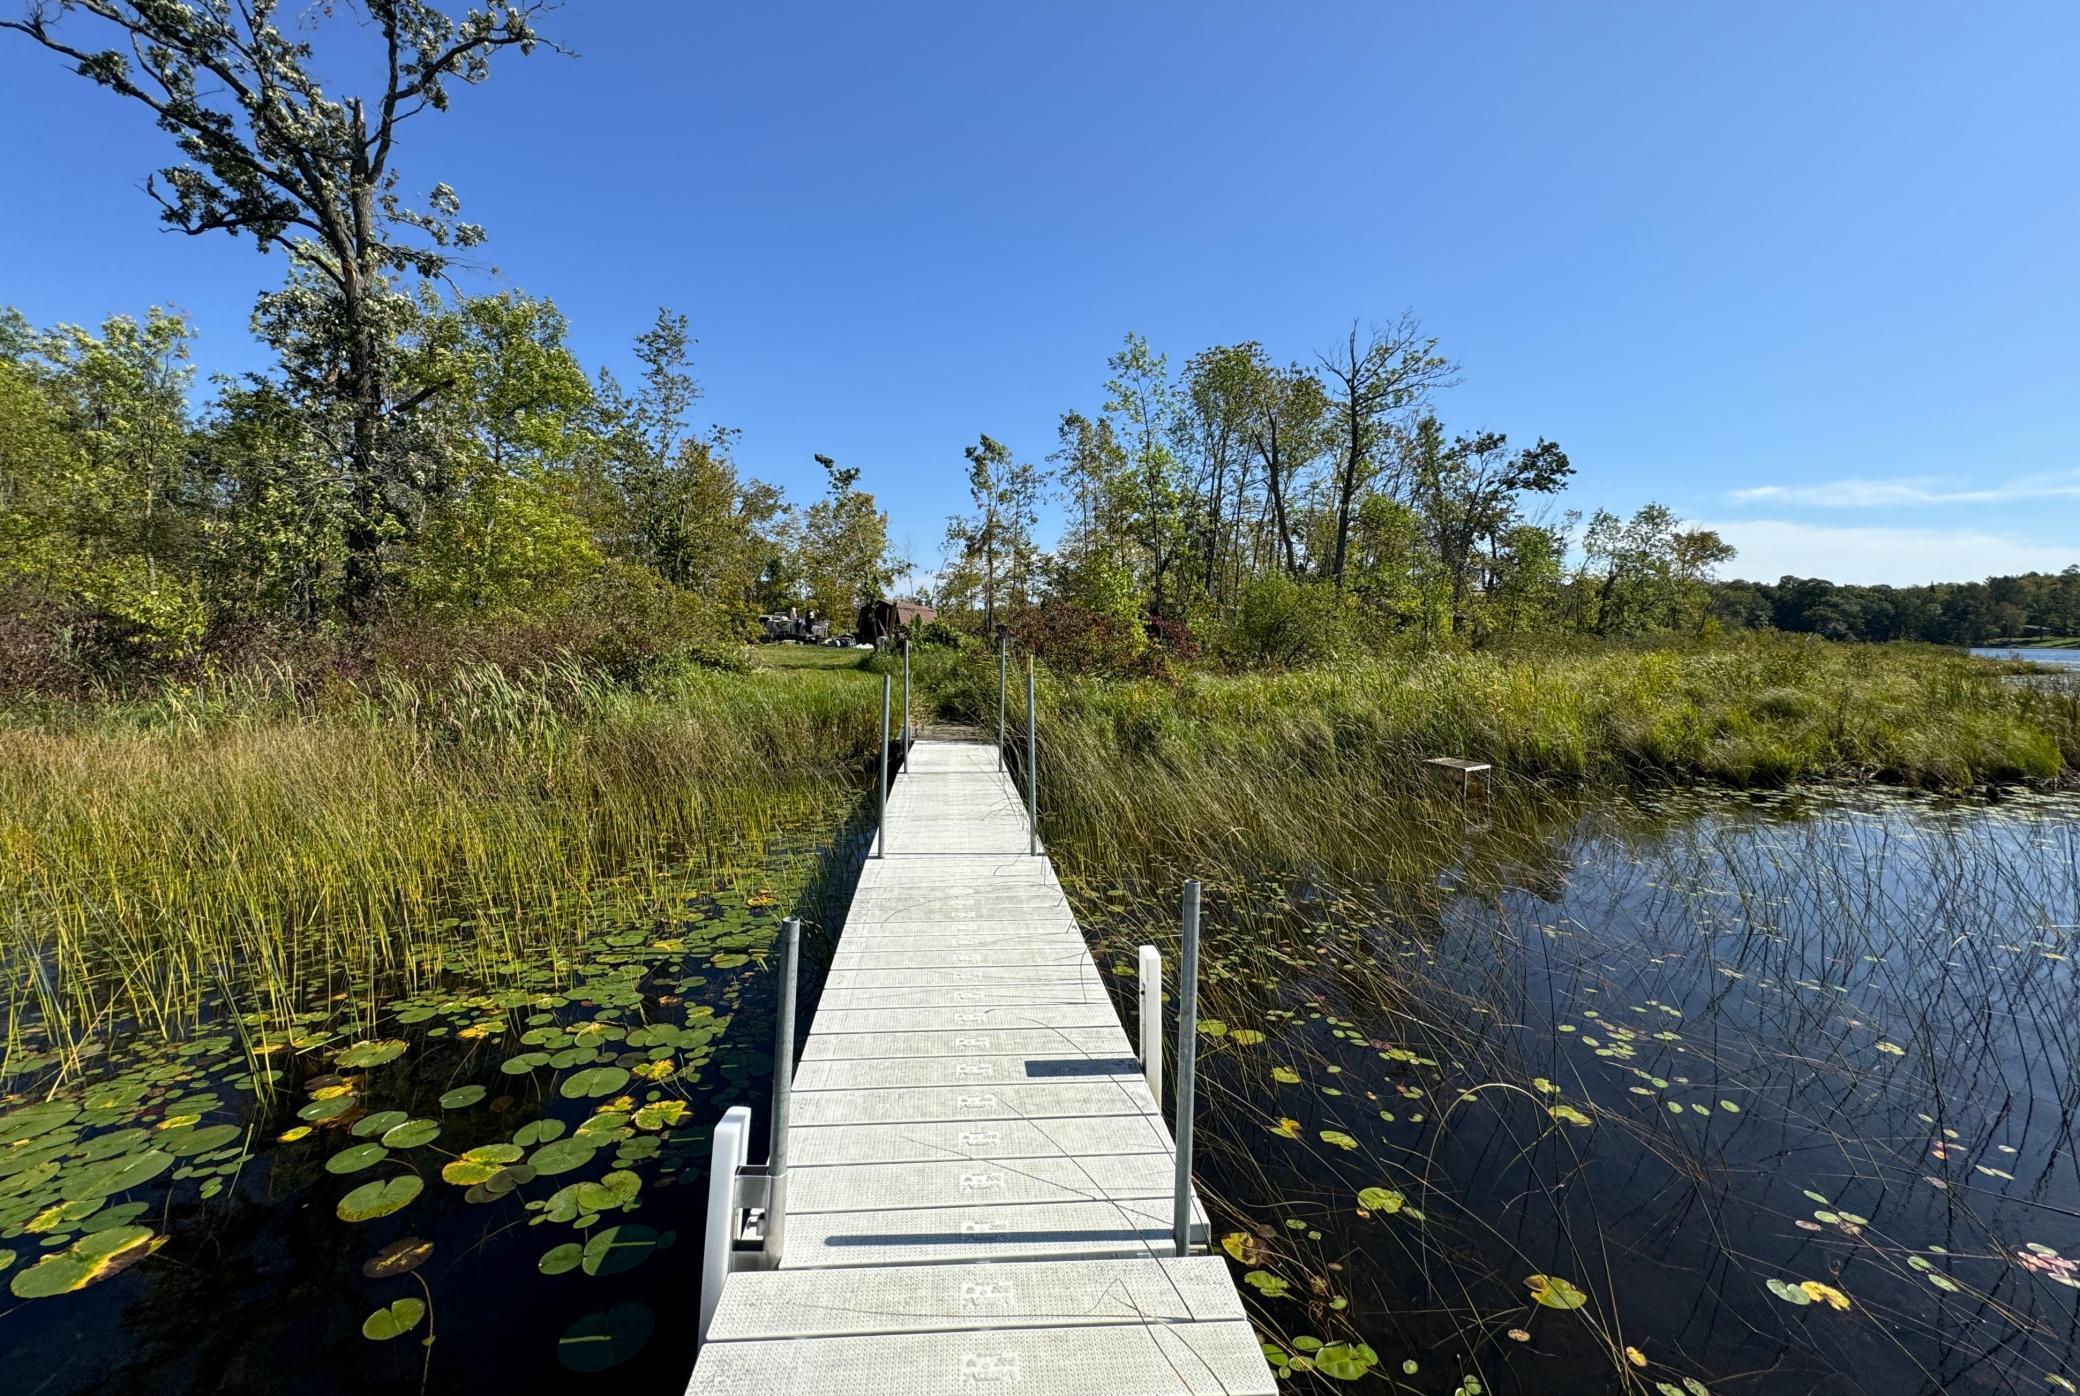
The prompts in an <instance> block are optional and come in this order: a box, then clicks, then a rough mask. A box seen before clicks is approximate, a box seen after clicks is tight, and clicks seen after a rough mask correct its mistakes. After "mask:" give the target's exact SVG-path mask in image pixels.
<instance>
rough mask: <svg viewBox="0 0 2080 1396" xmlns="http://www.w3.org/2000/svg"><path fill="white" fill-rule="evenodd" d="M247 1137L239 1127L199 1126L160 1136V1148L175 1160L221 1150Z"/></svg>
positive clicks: (176, 1130)
mask: <svg viewBox="0 0 2080 1396" xmlns="http://www.w3.org/2000/svg"><path fill="white" fill-rule="evenodd" d="M244 1136H245V1131H244V1130H242V1129H240V1128H239V1127H238V1126H237V1125H199V1126H197V1127H196V1128H194V1129H170V1130H167V1131H166V1132H165V1133H164V1134H162V1135H160V1136H159V1147H160V1148H162V1149H164V1150H165V1151H166V1152H167V1153H169V1154H172V1155H173V1156H174V1157H175V1158H190V1157H193V1156H194V1155H196V1154H206V1153H208V1152H209V1151H210V1150H212V1149H221V1148H223V1147H224V1146H225V1145H226V1144H229V1143H230V1142H231V1141H232V1140H234V1139H240V1138H243V1137H244Z"/></svg>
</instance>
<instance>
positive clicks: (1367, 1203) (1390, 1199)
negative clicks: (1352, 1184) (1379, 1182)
mask: <svg viewBox="0 0 2080 1396" xmlns="http://www.w3.org/2000/svg"><path fill="white" fill-rule="evenodd" d="M1358 1205H1359V1206H1360V1207H1363V1208H1364V1209H1365V1210H1366V1211H1368V1212H1385V1213H1387V1214H1389V1215H1391V1214H1393V1213H1395V1212H1398V1211H1400V1210H1401V1209H1402V1208H1403V1207H1406V1206H1407V1205H1408V1197H1407V1196H1406V1195H1405V1194H1403V1193H1401V1192H1398V1191H1396V1190H1395V1189H1393V1188H1360V1189H1359V1190H1358Z"/></svg>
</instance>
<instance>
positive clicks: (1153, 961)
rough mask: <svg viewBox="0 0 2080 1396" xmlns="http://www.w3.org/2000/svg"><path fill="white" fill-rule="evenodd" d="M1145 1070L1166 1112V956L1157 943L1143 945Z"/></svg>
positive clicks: (1150, 1090)
mask: <svg viewBox="0 0 2080 1396" xmlns="http://www.w3.org/2000/svg"><path fill="white" fill-rule="evenodd" d="M1140 958H1141V1021H1140V1023H1139V1024H1138V1025H1137V1026H1138V1027H1139V1029H1140V1031H1141V1074H1142V1076H1143V1077H1145V1078H1146V1079H1147V1081H1148V1093H1149V1094H1150V1095H1151V1096H1153V1097H1155V1102H1156V1113H1157V1114H1158V1115H1160V1114H1162V1113H1163V957H1162V956H1161V955H1159V954H1157V953H1156V948H1155V947H1154V946H1153V945H1144V946H1142V947H1141V956H1140Z"/></svg>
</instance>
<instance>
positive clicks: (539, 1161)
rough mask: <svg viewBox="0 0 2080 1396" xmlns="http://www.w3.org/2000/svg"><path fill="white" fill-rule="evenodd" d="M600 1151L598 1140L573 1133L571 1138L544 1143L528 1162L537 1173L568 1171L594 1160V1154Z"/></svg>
mask: <svg viewBox="0 0 2080 1396" xmlns="http://www.w3.org/2000/svg"><path fill="white" fill-rule="evenodd" d="M598 1152H599V1146H598V1143H597V1141H595V1140H592V1139H588V1138H586V1137H585V1136H584V1135H573V1136H572V1137H571V1138H569V1139H557V1140H552V1141H551V1142H550V1143H547V1144H544V1145H542V1147H541V1148H539V1149H536V1150H535V1151H534V1153H533V1154H531V1155H530V1156H529V1157H528V1160H527V1162H528V1164H529V1165H530V1166H531V1167H532V1168H533V1169H534V1171H535V1172H537V1173H541V1174H554V1173H568V1172H570V1171H571V1170H572V1169H574V1168H583V1167H584V1166H585V1165H586V1164H588V1163H590V1162H592V1157H593V1155H594V1154H596V1153H598Z"/></svg>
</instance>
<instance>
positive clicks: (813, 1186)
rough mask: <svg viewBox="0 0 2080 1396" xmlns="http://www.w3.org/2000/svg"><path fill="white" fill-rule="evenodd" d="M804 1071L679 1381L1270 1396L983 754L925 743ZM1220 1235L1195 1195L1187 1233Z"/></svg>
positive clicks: (1067, 929) (857, 1389)
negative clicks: (766, 1233)
mask: <svg viewBox="0 0 2080 1396" xmlns="http://www.w3.org/2000/svg"><path fill="white" fill-rule="evenodd" d="M886 833H887V841H886V847H887V856H886V857H877V858H872V859H869V860H868V863H867V866H866V868H865V870H864V871H863V872H862V873H861V876H860V880H859V886H858V889H857V890H856V891H855V893H854V895H853V901H852V907H851V911H850V913H849V914H848V916H847V919H846V924H845V928H844V932H843V934H842V936H841V938H840V940H839V943H838V949H837V953H836V955H835V957H834V958H833V961H832V965H831V970H830V973H829V975H828V976H827V978H826V981H825V984H824V987H823V991H822V994H821V998H820V1001H819V1003H818V1004H817V1006H816V1012H815V1017H814V1019H813V1022H812V1025H811V1030H810V1033H809V1037H808V1042H807V1044H806V1046H805V1047H804V1048H803V1050H802V1053H801V1057H800V1061H799V1063H798V1066H797V1070H796V1073H795V1078H794V1093H793V1105H792V1121H793V1124H792V1128H791V1131H790V1133H789V1136H788V1137H789V1141H790V1142H789V1160H790V1168H789V1182H788V1189H789V1191H788V1204H787V1225H786V1231H785V1237H786V1240H785V1246H784V1250H783V1252H782V1254H781V1256H780V1257H779V1266H778V1268H777V1269H771V1270H765V1271H740V1272H737V1273H735V1274H732V1275H731V1276H729V1278H728V1279H727V1281H726V1282H725V1284H724V1285H723V1290H722V1297H721V1303H720V1307H719V1308H718V1310H717V1312H716V1315H715V1319H714V1324H713V1327H712V1329H711V1330H710V1333H709V1337H708V1341H707V1342H706V1343H705V1344H703V1346H702V1348H701V1350H700V1354H699V1360H698V1362H697V1364H696V1366H695V1369H694V1374H693V1381H692V1385H691V1386H690V1387H689V1388H688V1392H689V1396H720V1393H733V1392H760V1393H773V1396H830V1393H831V1392H832V1391H833V1390H837V1391H841V1392H843V1393H844V1394H845V1396H874V1394H875V1393H883V1392H886V1393H901V1396H941V1393H944V1396H955V1393H960V1396H969V1393H973V1392H975V1391H977V1390H995V1389H1006V1390H1009V1389H1017V1390H1020V1391H1024V1392H1027V1393H1030V1396H1056V1393H1060V1394H1061V1396H1198V1393H1209V1396H1211V1393H1219V1394H1220V1396H1269V1393H1272V1392H1274V1391H1275V1390H1276V1389H1277V1388H1276V1383H1275V1381H1274V1380H1273V1378H1272V1375H1271V1371H1270V1368H1269V1367H1268V1366H1267V1365H1266V1363H1265V1361H1264V1357H1263V1352H1262V1350H1261V1348H1260V1347H1259V1346H1258V1344H1257V1340H1256V1336H1255V1334H1254V1333H1253V1332H1252V1331H1251V1328H1250V1325H1249V1324H1248V1322H1247V1321H1246V1320H1245V1319H1244V1315H1243V1309H1242V1303H1241V1300H1240V1298H1239V1296H1238V1295H1237V1293H1236V1291H1235V1287H1234V1283H1233V1281H1232V1279H1231V1278H1230V1276H1229V1273H1228V1269H1227V1266H1226V1263H1225V1262H1224V1261H1223V1260H1222V1259H1221V1258H1220V1257H1218V1256H1208V1255H1203V1254H1196V1255H1192V1256H1189V1257H1183V1258H1180V1257H1178V1256H1176V1255H1175V1254H1174V1250H1175V1243H1174V1239H1173V1237H1172V1234H1171V1224H1172V1218H1171V1212H1172V1189H1173V1187H1174V1185H1175V1167H1176V1164H1175V1157H1174V1151H1173V1149H1172V1146H1171V1141H1170V1136H1169V1132H1168V1130H1167V1129H1166V1128H1165V1127H1164V1124H1163V1120H1162V1116H1161V1109H1160V1105H1159V1103H1158V1102H1157V1101H1156V1100H1155V1099H1154V1098H1152V1097H1151V1096H1150V1094H1149V1091H1148V1086H1147V1083H1146V1081H1145V1078H1144V1075H1143V1072H1142V1069H1141V1064H1140V1062H1139V1061H1138V1060H1137V1059H1136V1056H1135V1053H1134V1048H1133V1046H1132V1044H1131V1043H1130V1042H1129V1040H1128V1037H1127V1034H1126V1032H1125V1029H1124V1028H1123V1026H1122V1024H1121V1022H1120V1019H1119V1015H1118V1014H1117V1013H1116V1012H1114V1010H1113V1007H1112V1000H1111V998H1110V996H1109V993H1108V990H1107V987H1106V982H1105V979H1104V978H1103V977H1101V975H1100V974H1099V972H1098V969H1097V967H1096V966H1095V965H1094V964H1093V963H1092V962H1091V958H1090V952H1089V950H1088V948H1087V947H1086V945H1085V943H1084V940H1083V935H1082V933H1081V931H1079V930H1078V929H1077V925H1076V918H1075V915H1074V913H1073V912H1072V910H1071V909H1070V906H1069V900H1068V896H1067V894H1066V893H1065V892H1064V891H1063V889H1062V886H1061V883H1060V881H1059V880H1058V879H1057V878H1056V876H1055V873H1054V869H1053V867H1052V865H1051V864H1050V863H1049V861H1048V860H1047V858H1046V857H1044V856H1041V857H1033V856H1031V854H1030V847H1031V845H1030V842H1029V835H1028V829H1027V824H1026V811H1025V806H1024V802H1023V800H1022V799H1021V797H1020V795H1019V792H1018V790H1017V788H1016V786H1015V785H1013V784H1012V782H1011V780H1010V778H1009V777H1008V776H1007V775H1006V774H1005V773H1004V772H1002V771H1001V770H999V769H998V763H997V756H996V752H995V749H994V748H993V747H990V746H988V745H984V744H981V743H972V742H948V741H924V742H919V743H918V744H917V745H916V746H914V747H913V748H912V749H911V751H910V753H909V759H908V761H907V762H906V766H905V770H904V773H903V775H902V778H901V779H900V780H899V781H897V783H896V785H895V786H894V788H893V789H892V790H891V791H890V794H889V800H888V813H887V828H886ZM1208 1230H1209V1228H1208V1224H1207V1219H1206V1215H1205V1212H1204V1210H1203V1209H1202V1208H1201V1207H1200V1205H1199V1201H1198V1198H1197V1197H1196V1196H1194V1197H1193V1198H1192V1199H1191V1227H1190V1240H1191V1243H1192V1245H1193V1246H1194V1247H1203V1246H1204V1245H1205V1243H1206V1241H1207V1239H1208Z"/></svg>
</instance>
